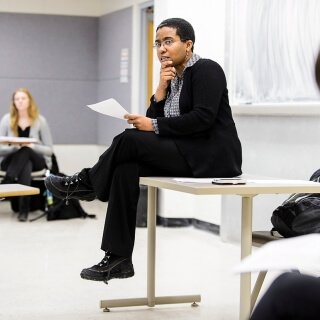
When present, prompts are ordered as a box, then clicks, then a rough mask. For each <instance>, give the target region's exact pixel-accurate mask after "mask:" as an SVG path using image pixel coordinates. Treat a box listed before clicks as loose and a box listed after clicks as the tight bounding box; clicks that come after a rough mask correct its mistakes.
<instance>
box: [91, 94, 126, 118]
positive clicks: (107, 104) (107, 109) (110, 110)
mask: <svg viewBox="0 0 320 320" xmlns="http://www.w3.org/2000/svg"><path fill="white" fill-rule="evenodd" d="M88 107H89V108H90V109H92V110H94V111H96V112H99V113H102V114H105V115H107V116H110V117H115V118H119V119H122V120H126V119H125V118H124V116H125V115H126V114H128V113H129V112H128V111H127V110H126V109H124V108H123V107H122V106H121V105H120V104H119V103H118V102H117V101H116V100H114V99H108V100H104V101H101V102H98V103H95V104H90V105H88Z"/></svg>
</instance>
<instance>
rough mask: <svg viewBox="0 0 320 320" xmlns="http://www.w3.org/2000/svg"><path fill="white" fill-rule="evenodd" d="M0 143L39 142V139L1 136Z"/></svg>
mask: <svg viewBox="0 0 320 320" xmlns="http://www.w3.org/2000/svg"><path fill="white" fill-rule="evenodd" d="M0 143H8V144H22V143H39V140H38V139H35V138H22V137H8V136H1V137H0Z"/></svg>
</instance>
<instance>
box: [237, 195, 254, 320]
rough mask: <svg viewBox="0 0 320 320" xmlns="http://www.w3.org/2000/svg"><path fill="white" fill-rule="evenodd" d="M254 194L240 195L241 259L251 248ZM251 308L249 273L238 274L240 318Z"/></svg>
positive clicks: (246, 317)
mask: <svg viewBox="0 0 320 320" xmlns="http://www.w3.org/2000/svg"><path fill="white" fill-rule="evenodd" d="M254 196H255V195H247V196H243V197H242V212H241V259H243V258H245V257H246V256H248V255H250V254H251V250H252V199H253V197H254ZM250 310H251V274H250V273H242V274H241V275H240V320H247V319H248V318H249V315H250Z"/></svg>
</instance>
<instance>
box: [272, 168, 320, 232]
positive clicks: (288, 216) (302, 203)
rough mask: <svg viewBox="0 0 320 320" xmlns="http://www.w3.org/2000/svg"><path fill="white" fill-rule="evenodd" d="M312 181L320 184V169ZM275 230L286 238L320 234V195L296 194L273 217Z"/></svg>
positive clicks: (274, 212)
mask: <svg viewBox="0 0 320 320" xmlns="http://www.w3.org/2000/svg"><path fill="white" fill-rule="evenodd" d="M310 181H314V182H320V169H319V170H317V171H316V172H314V173H313V175H312V176H311V177H310ZM271 223H272V225H273V229H272V230H275V231H278V232H279V233H280V234H281V235H282V236H284V237H285V238H290V237H295V236H301V235H304V234H310V233H320V194H318V193H295V194H292V195H291V196H290V197H289V198H288V199H287V200H286V201H284V202H283V203H282V205H281V206H279V207H278V208H277V209H275V210H274V211H273V213H272V216H271Z"/></svg>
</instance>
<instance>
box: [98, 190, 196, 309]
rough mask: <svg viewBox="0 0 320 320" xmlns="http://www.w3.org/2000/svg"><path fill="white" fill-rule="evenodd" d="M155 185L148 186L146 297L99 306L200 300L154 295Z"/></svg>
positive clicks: (189, 297)
mask: <svg viewBox="0 0 320 320" xmlns="http://www.w3.org/2000/svg"><path fill="white" fill-rule="evenodd" d="M156 191H157V188H156V187H151V186H148V231H147V232H148V236H147V237H148V249H147V264H148V265H147V297H146V298H131V299H130V298H129V299H114V300H101V301H100V308H105V311H110V310H109V308H119V307H134V306H145V305H147V306H148V307H154V306H155V305H159V304H176V303H192V306H196V305H197V304H196V302H200V301H201V296H200V295H199V294H196V295H188V296H164V297H156V296H155V274H156V207H157V197H156V194H157V193H156Z"/></svg>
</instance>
